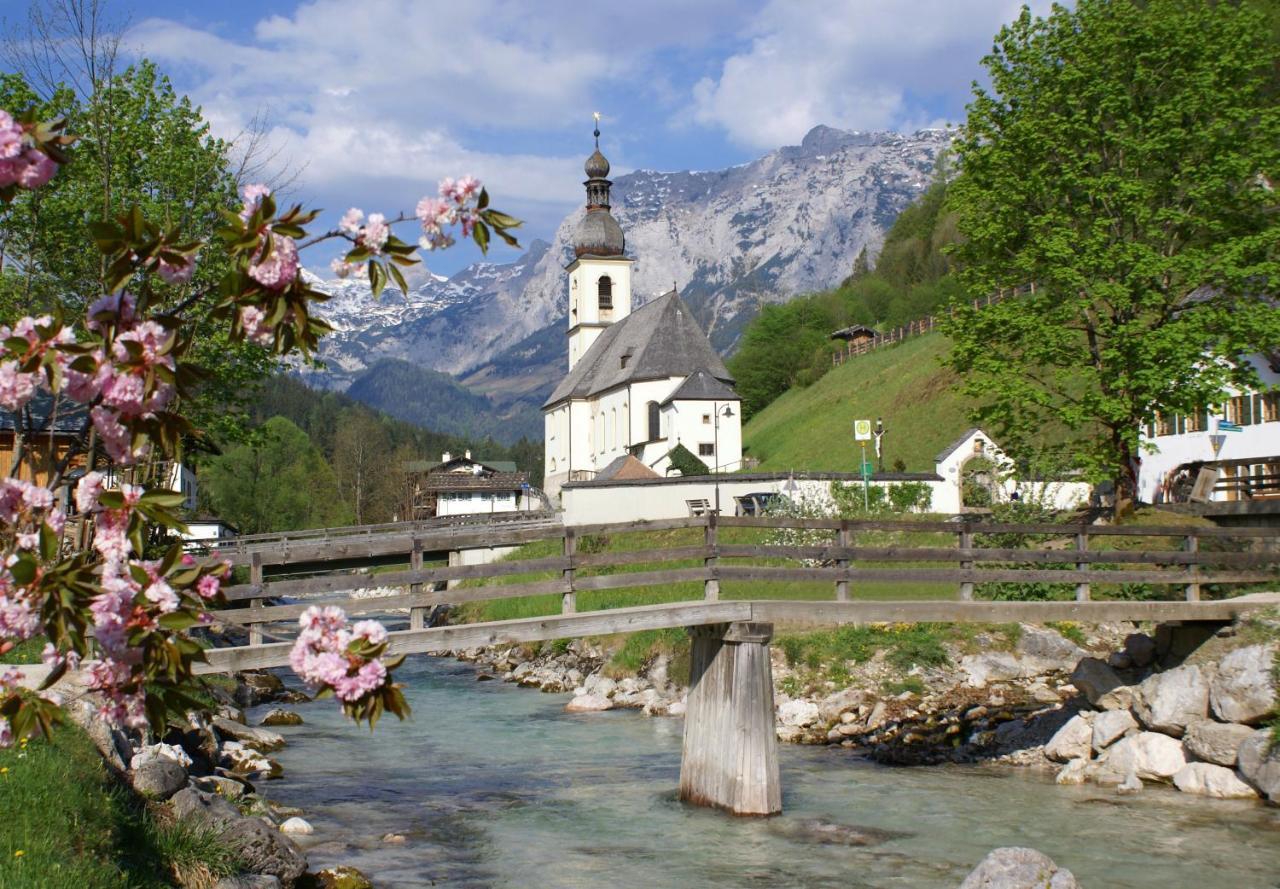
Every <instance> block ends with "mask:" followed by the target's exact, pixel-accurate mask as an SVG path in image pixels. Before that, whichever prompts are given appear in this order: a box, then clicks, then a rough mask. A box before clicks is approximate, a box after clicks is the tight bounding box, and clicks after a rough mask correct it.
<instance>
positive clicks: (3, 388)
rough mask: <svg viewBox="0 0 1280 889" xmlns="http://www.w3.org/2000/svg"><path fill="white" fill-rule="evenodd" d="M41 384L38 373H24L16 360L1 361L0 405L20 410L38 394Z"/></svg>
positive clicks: (12, 409)
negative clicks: (37, 390)
mask: <svg viewBox="0 0 1280 889" xmlns="http://www.w3.org/2000/svg"><path fill="white" fill-rule="evenodd" d="M39 385H40V375H39V374H38V373H23V372H22V371H20V370H19V369H18V362H16V361H4V362H0V407H5V408H7V409H9V410H11V411H16V410H19V409H20V408H22V406H23V405H25V404H26V403H27V402H28V401H30V400H31V397H32V396H33V395H35V394H36V389H37V388H38V387H39Z"/></svg>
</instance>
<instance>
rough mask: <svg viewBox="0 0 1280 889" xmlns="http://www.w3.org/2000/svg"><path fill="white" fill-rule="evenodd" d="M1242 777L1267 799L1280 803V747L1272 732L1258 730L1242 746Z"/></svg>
mask: <svg viewBox="0 0 1280 889" xmlns="http://www.w3.org/2000/svg"><path fill="white" fill-rule="evenodd" d="M1240 775H1241V776H1242V777H1243V778H1244V779H1245V780H1246V781H1248V782H1249V783H1250V784H1252V785H1253V786H1254V787H1256V788H1257V789H1258V792H1259V793H1261V794H1262V795H1263V796H1265V797H1266V798H1267V799H1269V800H1271V801H1272V802H1273V803H1274V802H1280V746H1275V745H1272V743H1271V732H1269V731H1267V730H1266V729H1258V730H1257V731H1256V732H1254V733H1253V734H1252V735H1251V736H1250V737H1249V738H1247V739H1245V741H1244V743H1243V744H1241V745H1240Z"/></svg>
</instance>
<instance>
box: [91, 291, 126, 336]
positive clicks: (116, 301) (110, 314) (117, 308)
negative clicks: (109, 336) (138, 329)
mask: <svg viewBox="0 0 1280 889" xmlns="http://www.w3.org/2000/svg"><path fill="white" fill-rule="evenodd" d="M99 316H101V318H100V317H99ZM137 319H138V300H137V298H136V297H134V295H133V294H132V293H108V294H106V295H105V296H100V297H98V298H97V299H96V300H94V302H93V305H91V306H89V312H88V322H87V323H88V327H89V329H90V330H96V331H98V332H99V333H101V332H102V331H103V329H104V328H105V326H106V325H107V324H113V325H115V326H116V327H117V328H120V329H124V328H126V327H130V326H132V325H133V323H134V322H135V321H136V320H137Z"/></svg>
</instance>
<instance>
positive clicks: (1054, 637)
mask: <svg viewBox="0 0 1280 889" xmlns="http://www.w3.org/2000/svg"><path fill="white" fill-rule="evenodd" d="M1018 651H1019V652H1020V653H1021V654H1024V655H1026V656H1027V657H1032V658H1036V659H1038V660H1040V661H1042V662H1047V663H1048V664H1051V665H1053V666H1054V667H1055V668H1056V669H1058V670H1063V671H1065V670H1070V669H1071V667H1072V666H1073V665H1074V664H1076V663H1077V662H1078V661H1079V660H1080V658H1082V657H1085V656H1086V655H1087V654H1088V652H1086V651H1085V650H1084V649H1083V648H1081V647H1080V646H1079V645H1076V644H1075V643H1074V642H1072V641H1071V640H1070V639H1067V638H1064V637H1063V636H1062V634H1061V633H1058V632H1056V631H1054V630H1047V629H1045V628H1044V627H1037V626H1033V625H1031V624H1023V625H1022V635H1020V636H1019V637H1018Z"/></svg>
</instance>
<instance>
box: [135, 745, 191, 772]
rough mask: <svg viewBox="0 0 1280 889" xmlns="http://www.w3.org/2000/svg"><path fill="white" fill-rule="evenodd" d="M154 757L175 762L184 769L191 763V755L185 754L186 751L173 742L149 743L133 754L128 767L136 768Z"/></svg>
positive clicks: (154, 758)
mask: <svg viewBox="0 0 1280 889" xmlns="http://www.w3.org/2000/svg"><path fill="white" fill-rule="evenodd" d="M156 759H167V760H169V761H170V762H176V763H177V764H178V765H180V766H182V767H183V768H184V769H185V768H187V767H189V766H190V765H191V757H189V756H187V751H185V750H183V749H182V748H181V747H177V746H175V745H173V744H150V745H148V746H146V747H143V748H142V749H141V750H139V751H138V752H137V753H135V754H134V755H133V758H132V759H130V760H129V768H130V769H134V770H136V769H139V768H141V767H142V766H144V765H146V764H147V763H149V762H151V761H152V760H156Z"/></svg>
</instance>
